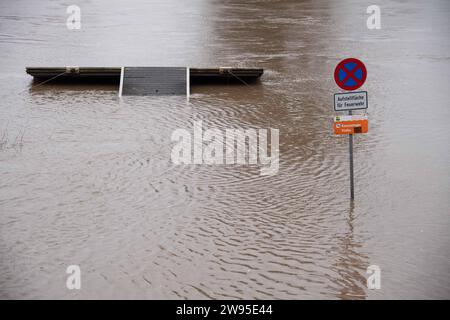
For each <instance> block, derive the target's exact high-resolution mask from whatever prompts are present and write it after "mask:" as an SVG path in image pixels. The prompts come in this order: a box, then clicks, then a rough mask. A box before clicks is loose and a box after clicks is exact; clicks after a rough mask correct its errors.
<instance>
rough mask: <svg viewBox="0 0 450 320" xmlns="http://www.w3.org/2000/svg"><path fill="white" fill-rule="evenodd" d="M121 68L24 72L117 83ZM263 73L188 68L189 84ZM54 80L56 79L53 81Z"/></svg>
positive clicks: (41, 76)
mask: <svg viewBox="0 0 450 320" xmlns="http://www.w3.org/2000/svg"><path fill="white" fill-rule="evenodd" d="M121 69H122V68H121V67H27V68H26V72H27V73H28V74H29V75H31V76H33V77H34V78H35V79H37V80H48V79H51V78H53V77H58V78H57V79H58V80H83V79H84V80H99V81H102V80H105V81H112V82H117V83H119V81H120V73H121ZM263 73H264V70H263V69H259V68H189V74H190V82H191V84H192V83H196V82H210V81H212V82H214V80H219V81H220V80H233V79H236V80H238V79H242V80H244V81H245V82H251V81H252V80H256V79H258V78H259V77H261V75H262V74H263ZM55 80H56V79H55Z"/></svg>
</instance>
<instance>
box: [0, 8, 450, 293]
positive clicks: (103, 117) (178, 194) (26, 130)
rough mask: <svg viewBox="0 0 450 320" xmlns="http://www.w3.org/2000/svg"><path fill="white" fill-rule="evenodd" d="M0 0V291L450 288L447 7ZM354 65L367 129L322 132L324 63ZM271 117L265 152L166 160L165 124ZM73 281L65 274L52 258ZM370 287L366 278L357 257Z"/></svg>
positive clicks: (327, 74)
mask: <svg viewBox="0 0 450 320" xmlns="http://www.w3.org/2000/svg"><path fill="white" fill-rule="evenodd" d="M76 4H77V5H78V6H79V7H80V8H81V11H82V12H81V13H82V28H81V30H68V29H67V28H66V25H65V23H66V18H67V16H68V15H67V14H66V7H67V4H66V3H60V2H58V1H50V0H48V1H39V2H36V1H24V0H14V1H12V0H6V1H5V0H4V1H1V3H0V96H1V100H0V139H1V140H0V146H1V147H0V297H1V298H63V299H73V298H87V299H92V298H156V299H160V298H168V299H177V298H199V299H207V298H218V299H222V298H249V299H252V298H257V299H265V298H281V299H309V298H320V299H324V298H331V299H336V298H337V299H341V298H344V299H347V298H356V299H365V298H370V299H379V298H450V289H449V288H450V278H449V276H448V271H449V270H450V250H449V249H450V235H449V230H450V218H449V214H450V200H449V199H450V197H449V196H450V179H449V178H450V153H449V151H450V149H449V141H450V140H449V138H450V129H449V125H448V119H450V106H449V103H448V88H449V80H450V29H449V20H448V17H449V15H450V5H449V2H448V1H445V0H442V1H426V2H423V1H378V2H377V4H378V5H379V6H380V7H381V10H382V28H381V30H368V29H367V27H366V19H367V17H368V15H367V14H366V8H367V6H369V5H371V4H373V3H372V2H371V1H356V0H354V1H339V2H337V1H324V0H322V1H312V0H311V1H273V2H272V1H257V0H255V1H220V0H215V1H206V0H196V1H189V2H187V1H172V0H170V1H168V0H160V1H144V0H139V1H126V2H123V1H106V0H101V1H83V0H77V1H76ZM349 56H353V57H358V58H359V59H361V60H363V61H364V62H365V63H366V66H367V69H368V72H369V76H368V79H367V82H366V84H365V85H364V87H363V89H365V90H367V91H368V92H369V102H370V105H369V110H368V114H369V119H370V129H369V130H370V131H369V133H368V134H366V135H360V136H357V137H355V177H356V200H355V202H354V203H353V204H351V203H350V202H349V199H348V196H349V195H348V184H349V181H348V158H347V157H348V153H347V139H346V137H336V136H334V135H333V134H332V132H331V119H332V117H333V115H334V113H333V110H332V101H333V100H332V99H333V94H334V93H335V92H337V91H338V88H337V87H336V85H335V84H334V81H333V80H332V76H331V75H332V72H333V70H334V67H335V65H336V64H337V63H338V62H339V61H340V60H341V59H342V58H345V57H349ZM66 65H79V66H123V65H127V66H134V65H136V66H191V67H215V66H235V67H262V68H264V69H265V73H264V75H263V77H262V78H261V81H260V82H259V83H257V84H254V85H251V86H245V85H228V86H227V85H223V86H218V85H214V86H196V87H193V88H192V96H191V99H190V102H189V103H187V102H186V99H185V98H184V97H123V99H121V100H120V99H119V98H118V97H117V88H116V87H115V86H100V85H99V86H96V85H94V86H92V85H91V86H84V85H83V86H80V85H77V86H65V85H51V84H49V85H43V86H40V87H36V88H34V87H33V83H32V79H31V77H29V76H28V75H26V74H25V70H24V69H25V66H66ZM196 120H202V121H203V126H204V127H205V128H216V129H220V130H225V129H227V128H270V127H272V128H277V129H279V130H280V131H279V132H280V168H279V172H278V174H276V175H273V176H261V175H260V174H259V167H257V166H245V165H227V166H225V165H222V166H219V165H215V166H213V165H183V166H176V165H174V164H172V162H171V159H170V153H171V148H172V145H173V144H172V143H171V139H170V138H171V134H172V132H173V131H174V130H175V129H177V128H185V129H188V130H192V123H193V122H194V121H196ZM71 264H76V265H79V266H80V267H81V270H82V289H81V290H72V291H69V290H67V289H66V287H65V281H66V276H67V275H66V273H65V271H66V267H67V266H68V265H71ZM372 264H375V265H378V266H380V268H381V275H382V284H381V285H382V288H381V290H368V289H367V288H366V269H367V267H368V266H369V265H372Z"/></svg>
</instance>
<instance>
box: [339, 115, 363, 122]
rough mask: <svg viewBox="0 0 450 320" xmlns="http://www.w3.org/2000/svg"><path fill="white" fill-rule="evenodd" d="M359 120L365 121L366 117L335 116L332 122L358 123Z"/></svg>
mask: <svg viewBox="0 0 450 320" xmlns="http://www.w3.org/2000/svg"><path fill="white" fill-rule="evenodd" d="M359 120H367V115H365V114H354V115H351V116H347V115H345V116H336V117H334V122H339V121H359Z"/></svg>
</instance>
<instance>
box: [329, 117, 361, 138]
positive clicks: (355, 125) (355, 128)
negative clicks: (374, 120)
mask: <svg viewBox="0 0 450 320" xmlns="http://www.w3.org/2000/svg"><path fill="white" fill-rule="evenodd" d="M333 129H334V133H335V134H355V133H367V131H368V130H369V121H368V120H367V118H366V117H364V116H363V117H361V116H353V117H352V116H343V117H342V116H341V117H335V119H334V123H333Z"/></svg>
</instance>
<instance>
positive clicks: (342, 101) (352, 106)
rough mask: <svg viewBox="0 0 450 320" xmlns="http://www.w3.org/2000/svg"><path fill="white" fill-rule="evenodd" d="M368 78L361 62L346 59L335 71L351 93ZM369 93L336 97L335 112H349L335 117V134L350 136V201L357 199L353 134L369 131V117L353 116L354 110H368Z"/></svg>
mask: <svg viewBox="0 0 450 320" xmlns="http://www.w3.org/2000/svg"><path fill="white" fill-rule="evenodd" d="M366 78H367V69H366V67H365V65H364V63H362V62H361V61H360V60H358V59H354V58H349V59H344V60H342V61H341V62H339V64H338V65H337V66H336V68H335V70H334V80H335V81H336V84H337V85H338V86H339V87H340V88H341V89H344V90H347V91H351V90H356V89H358V88H360V87H361V86H362V85H363V84H364V82H365V81H366ZM367 108H368V98H367V92H365V91H361V92H346V93H336V94H335V95H334V110H335V111H347V112H348V116H347V117H345V116H344V117H335V119H334V124H333V128H334V133H335V134H348V153H349V167H350V199H351V200H354V199H355V181H354V172H353V134H355V133H366V132H367V130H368V120H367V117H365V116H364V117H361V116H359V117H357V116H353V110H360V109H367Z"/></svg>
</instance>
